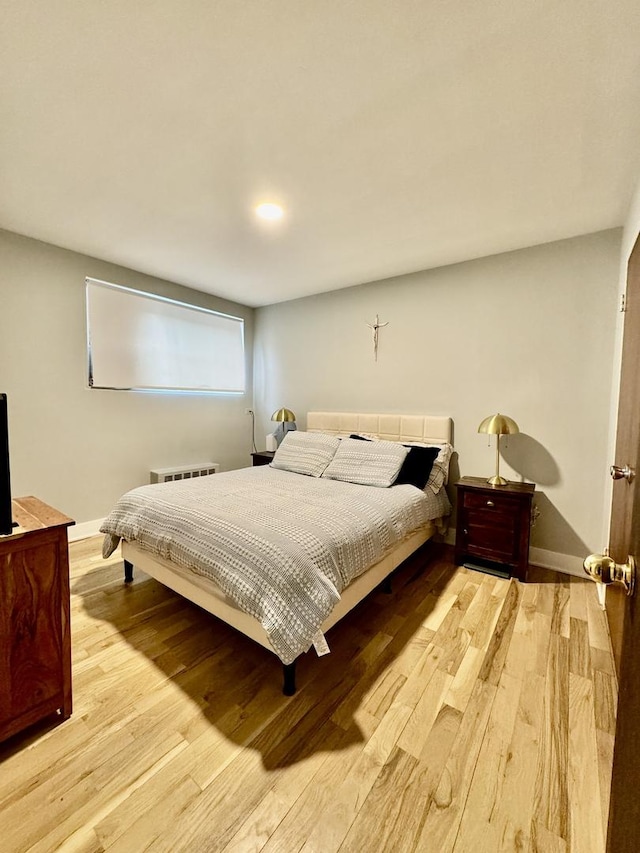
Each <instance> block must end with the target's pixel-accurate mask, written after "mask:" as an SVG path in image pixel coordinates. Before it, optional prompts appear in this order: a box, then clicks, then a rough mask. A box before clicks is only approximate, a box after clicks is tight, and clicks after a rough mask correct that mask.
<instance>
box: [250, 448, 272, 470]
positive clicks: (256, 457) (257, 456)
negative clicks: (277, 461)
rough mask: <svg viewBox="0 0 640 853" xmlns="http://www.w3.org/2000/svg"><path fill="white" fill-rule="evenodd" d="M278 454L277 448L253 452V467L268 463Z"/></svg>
mask: <svg viewBox="0 0 640 853" xmlns="http://www.w3.org/2000/svg"><path fill="white" fill-rule="evenodd" d="M275 455H276V452H275V450H258V451H257V453H252V454H251V458H252V459H253V467H254V468H255V467H256V465H268V464H269V463H270V462H271V461H272V459H273V457H274V456H275Z"/></svg>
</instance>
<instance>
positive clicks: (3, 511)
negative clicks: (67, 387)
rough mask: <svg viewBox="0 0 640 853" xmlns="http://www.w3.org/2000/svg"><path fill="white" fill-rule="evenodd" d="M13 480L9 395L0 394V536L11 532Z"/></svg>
mask: <svg viewBox="0 0 640 853" xmlns="http://www.w3.org/2000/svg"><path fill="white" fill-rule="evenodd" d="M15 526H16V525H14V523H13V520H12V517H11V480H10V477H9V420H8V417H7V395H6V394H0V536H6V535H7V534H8V533H11V532H12V530H13V528H14V527H15Z"/></svg>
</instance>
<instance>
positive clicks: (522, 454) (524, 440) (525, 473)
mask: <svg viewBox="0 0 640 853" xmlns="http://www.w3.org/2000/svg"><path fill="white" fill-rule="evenodd" d="M500 450H501V456H502V458H503V459H504V461H505V462H506V463H507V464H508V465H510V466H511V467H512V468H513V470H514V471H517V472H518V474H520V476H521V477H522V478H523V479H524V480H528V481H529V482H531V483H536V485H540V486H555V485H556V484H557V483H559V482H560V469H559V468H558V466H557V464H556V460H555V459H554V458H553V456H552V455H551V454H550V453H549V451H548V450H547V449H546V447H544V446H543V445H542V444H540V442H539V441H536V440H535V438H532V437H531V436H530V435H527V434H526V433H523V432H521V433H518V435H510V436H509V437H508V441H504V440H503V441H502V442H501V444H500Z"/></svg>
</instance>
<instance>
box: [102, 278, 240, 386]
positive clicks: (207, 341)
mask: <svg viewBox="0 0 640 853" xmlns="http://www.w3.org/2000/svg"><path fill="white" fill-rule="evenodd" d="M86 284H87V343H88V351H89V386H90V387H91V388H111V389H126V390H133V389H138V390H147V391H151V390H154V391H205V392H216V391H217V392H226V393H242V392H244V390H245V366H244V320H242V319H241V318H240V317H231V316H229V315H228V314H219V313H218V312H216V311H210V310H208V309H206V308H197V307H196V306H194V305H186V304H185V303H184V302H176V301H175V300H173V299H166V298H164V297H162V296H154V295H152V294H149V293H142V292H141V291H139V290H131V289H130V288H128V287H121V286H120V285H117V284H108V283H107V282H104V281H97V280H96V279H92V278H88V279H86Z"/></svg>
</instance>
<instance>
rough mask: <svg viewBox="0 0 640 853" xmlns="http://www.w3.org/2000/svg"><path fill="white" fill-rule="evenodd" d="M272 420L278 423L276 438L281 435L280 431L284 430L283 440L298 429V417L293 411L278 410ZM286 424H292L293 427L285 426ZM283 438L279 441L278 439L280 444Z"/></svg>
mask: <svg viewBox="0 0 640 853" xmlns="http://www.w3.org/2000/svg"><path fill="white" fill-rule="evenodd" d="M271 420H272V421H277V422H278V429H277V430H276V432H275V433H274V435H275V436H277V435H278V434H279V432H280V430H282V438H284V437H285V435H286V434H287V432H288V431H289V430H290V429H295V428H296V427H295V420H296V416H295V415H294V413H293V412H292V411H291V409H278V411H277V412H274V413H273V414H272V415H271ZM285 424H291V426H285ZM282 438H280V439H279V440H278V439H276V440H277V442H278V444H279V443H280V441H282Z"/></svg>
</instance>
